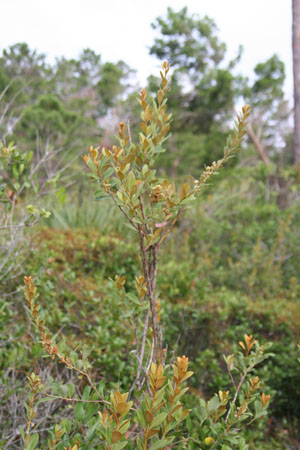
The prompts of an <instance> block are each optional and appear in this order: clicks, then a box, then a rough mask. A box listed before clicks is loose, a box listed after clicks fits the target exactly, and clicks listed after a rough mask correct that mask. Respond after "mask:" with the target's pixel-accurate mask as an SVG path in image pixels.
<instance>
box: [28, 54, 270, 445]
mask: <svg viewBox="0 0 300 450" xmlns="http://www.w3.org/2000/svg"><path fill="white" fill-rule="evenodd" d="M168 72H169V65H168V64H167V63H166V62H165V63H163V65H162V71H161V72H160V76H161V85H160V87H159V90H158V92H157V96H156V98H155V99H153V98H148V96H147V92H146V91H145V90H143V91H142V92H141V94H140V96H139V99H138V100H139V103H140V105H141V109H142V112H141V122H140V130H141V131H140V133H139V142H138V143H134V142H132V139H131V135H130V129H129V126H128V127H127V126H125V124H124V123H121V124H120V128H119V136H118V145H115V146H113V147H112V148H111V149H108V148H102V149H100V148H94V147H91V148H90V150H89V154H88V155H85V156H84V157H83V159H84V163H85V165H86V166H87V168H88V170H89V176H90V178H91V179H92V180H93V181H94V184H95V185H96V198H97V199H98V200H100V199H105V198H110V199H111V201H112V202H113V203H114V204H115V206H116V207H117V208H119V210H120V211H121V213H122V214H123V216H124V223H125V224H126V225H127V226H128V227H130V228H131V230H132V231H133V232H134V233H135V236H136V239H137V241H138V243H139V248H140V271H139V273H136V276H135V278H134V281H133V283H134V288H135V291H133V290H132V289H128V283H127V279H126V278H127V277H126V275H127V274H126V273H119V274H116V275H115V277H114V280H113V285H114V287H113V289H114V290H115V293H117V294H118V297H119V312H118V314H117V315H116V324H115V326H116V327H118V323H120V322H121V321H123V320H125V319H126V322H127V323H128V324H129V326H130V327H131V329H132V336H133V340H132V343H131V350H130V353H129V355H128V357H127V364H128V365H130V366H131V367H132V368H133V373H134V376H133V378H132V380H131V385H130V386H129V387H128V390H127V392H121V390H113V391H112V392H108V389H107V388H106V384H105V379H104V380H102V379H101V380H100V379H97V376H95V373H94V370H93V362H92V361H89V358H88V357H89V353H90V349H88V348H87V347H86V346H81V347H79V348H77V350H76V349H75V350H74V349H71V346H70V345H68V343H67V342H59V339H58V338H57V337H55V336H52V334H51V332H50V331H49V330H48V328H47V326H46V323H47V317H46V316H45V315H44V314H43V311H42V308H40V305H39V300H38V290H37V287H36V286H35V284H34V281H33V279H32V278H31V277H30V276H27V277H25V279H24V280H25V298H26V305H27V308H28V311H29V313H30V315H31V318H32V322H33V323H34V325H35V327H36V330H37V332H38V335H39V338H40V339H41V342H42V346H43V348H44V351H45V353H46V354H47V355H48V356H49V357H50V358H51V359H53V360H57V361H58V362H60V363H61V365H62V366H63V367H65V368H66V369H67V370H68V371H71V372H72V374H74V373H76V374H77V375H78V385H79V387H78V386H75V385H74V384H73V383H68V384H66V385H61V386H58V383H55V380H54V381H53V390H52V391H49V389H48V388H46V387H45V386H44V384H43V380H42V379H41V376H40V374H35V373H32V374H31V375H30V376H28V388H29V395H28V400H27V402H26V410H27V417H28V419H27V425H26V427H25V428H24V429H22V430H21V433H22V438H23V442H24V448H25V449H26V450H33V449H35V448H50V449H59V450H62V449H68V450H77V449H78V450H79V449H107V450H108V449H111V450H120V449H123V448H125V449H140V450H146V449H151V450H158V449H169V448H187V449H199V448H201V449H202V448H203V449H206V448H214V449H219V448H220V449H223V450H226V449H231V448H239V449H241V450H245V449H247V448H248V445H247V443H246V442H245V440H244V438H243V437H242V429H243V427H244V426H246V425H249V424H251V423H252V422H254V421H255V420H256V419H259V418H262V417H263V416H264V415H265V414H266V410H267V407H268V404H269V400H270V395H267V394H265V393H264V392H263V391H262V386H261V381H260V379H259V377H258V376H257V375H256V374H255V373H254V371H255V368H256V366H257V365H261V363H262V362H263V361H264V360H265V359H266V358H267V357H268V356H269V353H268V352H267V350H268V346H267V345H266V346H261V345H260V344H259V343H258V341H257V340H256V339H255V338H254V337H253V336H252V335H250V334H249V335H248V334H244V337H243V338H241V340H240V341H239V350H237V351H236V353H235V354H232V355H226V356H224V362H225V367H226V368H227V372H228V376H229V379H230V380H231V381H230V383H231V384H230V385H229V386H228V388H226V390H219V392H218V394H215V395H214V396H213V397H212V399H211V400H209V401H208V402H206V401H205V400H204V399H203V398H200V399H197V401H196V403H197V406H196V407H195V408H193V409H192V410H191V409H189V408H188V407H186V406H185V394H186V393H187V391H188V390H189V388H188V386H187V382H188V379H189V378H190V377H192V375H193V372H192V371H191V370H189V359H188V357H186V356H184V355H182V356H177V357H176V356H175V355H174V353H173V351H172V349H170V348H167V347H166V345H165V343H164V333H163V325H162V323H163V316H162V304H163V301H164V299H163V298H161V297H160V294H159V291H158V289H157V276H158V270H159V268H158V260H159V255H160V252H161V251H163V244H164V241H165V239H166V238H167V237H168V239H170V234H171V232H172V228H173V227H174V225H175V224H176V222H177V221H178V220H179V219H180V218H181V217H182V216H183V214H184V211H185V210H186V209H187V208H189V207H192V205H193V203H194V202H195V201H196V200H197V197H199V195H201V191H202V189H203V187H204V185H205V184H206V183H207V182H208V180H209V179H210V178H211V177H212V176H213V175H215V174H216V173H217V172H218V170H219V169H221V168H222V166H223V164H224V163H225V162H226V161H227V160H229V159H230V158H232V157H233V156H234V155H235V154H236V152H237V151H238V149H239V146H240V143H241V140H242V137H243V136H244V134H245V129H246V123H247V118H248V116H249V112H250V108H249V107H248V106H245V107H244V108H243V109H242V114H241V115H240V116H238V117H237V122H236V124H235V128H234V130H233V132H232V133H231V135H230V136H229V137H228V139H227V143H226V146H225V149H224V156H223V158H222V159H221V160H219V161H217V162H214V163H213V164H212V165H211V166H208V167H206V168H205V170H204V172H203V173H202V174H201V176H200V177H199V178H197V179H193V178H191V177H187V181H186V182H185V183H183V184H182V185H180V186H178V187H177V186H175V183H174V182H172V181H169V180H168V179H166V178H161V177H160V176H159V175H158V174H157V171H156V169H155V168H156V167H158V158H159V156H160V154H161V153H163V152H164V148H163V145H164V142H165V141H166V139H168V137H169V132H170V121H171V115H170V114H168V113H167V99H166V95H167V92H168V79H167V76H168ZM87 201H88V199H87ZM131 281H132V280H131ZM115 307H116V305H115ZM99 314H101V312H99ZM99 358H101V355H100V356H99ZM112 370H113V368H112ZM51 399H60V400H61V401H64V402H66V403H67V404H68V405H69V406H70V407H72V408H73V410H74V412H73V416H72V420H70V419H69V418H65V419H62V420H61V421H60V423H57V424H56V425H55V427H54V426H53V427H52V429H51V427H50V431H49V434H48V437H46V438H43V439H42V438H41V439H40V436H39V433H38V431H36V430H35V428H36V425H37V423H38V412H39V404H40V403H42V402H45V401H51Z"/></svg>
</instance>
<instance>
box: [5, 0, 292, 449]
mask: <svg viewBox="0 0 300 450" xmlns="http://www.w3.org/2000/svg"><path fill="white" fill-rule="evenodd" d="M153 27H154V28H155V29H156V31H157V38H156V39H155V41H154V42H153V45H152V46H151V49H150V52H151V54H152V55H153V56H154V57H156V58H157V59H159V60H162V59H167V60H168V61H169V62H170V64H171V67H172V70H171V81H170V87H171V91H170V93H169V102H168V105H169V112H172V114H173V122H172V136H171V138H170V139H169V141H168V142H167V143H166V147H167V152H166V153H164V154H163V155H162V156H161V159H160V165H159V167H157V170H158V171H159V173H161V174H167V175H168V176H169V177H171V178H172V179H174V180H178V181H180V180H181V179H182V176H183V174H187V173H189V174H191V175H193V176H194V177H199V174H200V172H201V169H202V168H203V166H204V165H210V164H211V163H212V162H213V161H215V160H218V159H219V158H220V157H221V155H222V153H223V147H224V143H225V141H226V137H227V135H228V130H229V129H230V127H231V126H232V117H233V116H234V110H235V105H239V104H240V103H242V102H244V103H249V104H250V105H251V107H252V114H251V118H250V122H249V124H248V129H247V131H248V137H247V139H246V140H245V142H244V144H243V147H242V150H241V152H240V153H239V155H238V156H237V157H236V158H234V159H232V160H231V161H230V163H229V164H228V165H227V166H226V168H225V169H223V171H222V173H220V174H219V175H218V177H214V178H213V182H212V185H211V186H207V187H206V188H205V190H204V192H203V195H202V197H201V199H200V200H199V201H198V203H197V206H195V207H193V208H192V209H190V210H189V211H188V213H187V214H186V215H185V216H184V217H183V218H181V219H180V220H179V221H178V223H177V226H176V230H175V234H176V236H175V238H174V239H173V240H171V239H168V238H167V239H166V240H165V243H164V247H165V248H164V252H163V254H162V256H161V259H160V260H159V272H158V281H157V283H158V287H159V290H160V297H161V298H163V299H164V301H163V302H162V312H161V316H162V319H161V320H162V321H163V322H164V329H165V341H166V344H167V346H168V351H169V352H170V353H172V352H174V354H175V355H179V354H185V355H187V356H188V357H189V358H190V360H191V363H190V367H191V370H193V371H194V372H195V375H194V376H193V377H192V378H191V381H190V382H189V385H190V387H191V392H192V394H195V395H196V398H197V397H199V398H204V399H208V398H210V397H211V396H212V395H213V393H214V392H216V391H218V390H219V389H221V390H225V388H226V386H227V385H228V382H229V375H228V374H227V372H226V370H225V363H224V360H223V358H222V355H223V354H227V355H228V354H230V353H232V352H233V351H235V350H236V346H237V341H238V340H240V339H241V338H242V336H243V335H244V334H245V333H248V334H253V335H254V336H255V337H256V338H258V339H259V341H260V342H262V343H266V342H268V341H272V342H273V347H272V352H273V354H274V356H273V357H272V358H270V359H268V360H267V361H266V362H265V363H264V365H263V366H259V368H258V372H259V376H260V378H261V379H263V380H264V390H265V391H266V392H267V391H268V392H269V393H271V397H272V401H271V403H270V414H269V417H268V419H263V420H262V421H261V422H260V423H258V424H256V425H253V426H251V427H249V429H248V430H247V431H246V432H245V438H246V441H247V442H248V443H249V445H250V448H253V449H260V448H261V449H268V448H270V449H276V448H278V449H283V448H286V449H298V448H300V447H299V446H300V443H299V442H300V436H299V417H300V409H299V405H300V393H299V383H300V370H299V362H298V359H297V356H299V355H298V354H297V343H298V342H299V329H300V328H299V325H300V311H299V306H298V301H299V296H300V278H299V267H300V247H299V239H300V228H299V223H300V209H299V199H300V189H299V180H300V175H299V169H297V167H296V166H294V165H293V136H292V132H291V127H290V114H291V111H290V108H289V105H288V102H287V100H286V99H285V97H284V91H283V84H284V79H285V73H284V65H283V63H282V62H281V61H280V60H279V58H278V56H276V55H274V56H272V57H271V58H270V59H269V60H267V61H262V62H260V61H258V64H257V65H256V67H254V68H253V77H251V79H252V80H253V81H249V80H248V79H245V78H243V77H242V76H236V75H233V68H234V67H235V65H236V64H237V62H238V60H239V58H241V57H242V54H241V53H242V52H241V53H240V54H238V55H237V56H236V58H235V59H234V60H232V61H229V62H228V61H227V59H226V57H225V56H226V45H225V43H223V42H221V41H220V40H219V38H218V36H217V32H216V25H215V24H214V22H213V20H212V19H210V18H207V17H205V18H199V17H197V16H191V15H190V14H189V13H188V11H187V9H186V8H184V9H183V10H181V11H179V12H176V11H173V10H172V9H170V8H169V9H168V11H167V12H166V15H165V16H164V17H161V18H158V19H157V20H156V22H155V23H154V24H153ZM226 61H227V62H226ZM157 86H158V80H157V78H156V77H155V76H150V77H149V79H148V86H147V90H148V91H149V92H150V93H151V92H154V91H156V89H157ZM138 91H139V86H138V85H137V82H136V80H135V77H134V71H133V70H132V69H131V68H130V67H128V66H127V64H126V63H125V62H123V61H120V62H118V63H117V64H115V63H111V62H103V61H102V60H101V56H100V55H98V54H96V53H95V52H94V51H93V50H91V49H85V50H83V51H82V53H81V55H79V57H78V59H76V60H67V59H65V58H61V59H58V60H57V61H56V62H55V64H52V65H50V64H49V63H48V62H47V59H46V56H45V55H40V54H37V52H36V51H34V50H32V49H30V48H29V47H28V46H27V45H26V44H25V43H18V44H16V45H14V46H12V47H10V48H8V49H6V50H4V51H3V54H2V56H1V58H0V138H1V142H2V143H3V145H2V147H0V156H1V162H0V164H1V165H0V169H1V172H0V214H1V219H0V221H1V222H0V228H1V229H0V232H1V235H0V236H1V237H0V255H1V259H0V282H1V293H0V336H1V348H0V377H1V388H0V436H1V440H0V447H1V448H4V449H14V448H20V446H21V445H22V444H21V433H20V429H21V428H24V427H25V424H26V417H25V408H24V400H25V399H26V398H27V391H26V388H25V380H26V377H27V376H28V374H30V373H31V372H32V370H33V369H34V371H35V372H36V373H39V374H40V377H41V378H42V379H43V383H44V384H45V385H46V386H49V385H50V384H51V382H52V380H53V379H54V380H56V383H57V385H58V384H59V383H62V384H63V385H64V386H65V389H68V387H67V385H68V384H69V385H70V384H72V383H74V384H75V385H76V390H77V391H76V394H78V396H79V395H80V394H81V393H82V392H83V390H84V382H83V381H82V382H81V384H80V383H79V384H78V381H77V375H76V374H75V373H73V372H72V371H68V370H66V369H64V367H63V366H61V365H59V364H57V363H56V362H55V361H52V360H50V364H49V361H48V360H47V361H45V362H44V360H43V358H42V355H43V350H42V346H41V344H40V343H34V344H32V341H34V342H35V339H34V329H33V327H32V325H31V322H30V319H29V316H28V311H27V310H26V309H25V307H24V301H23V295H24V294H23V291H22V288H21V286H22V278H23V276H24V275H28V274H31V275H32V277H33V278H34V280H35V283H36V285H37V287H38V290H39V292H40V303H41V305H42V308H43V311H44V314H45V317H47V325H48V326H49V328H50V329H51V330H52V331H53V333H56V335H57V336H58V337H59V338H60V340H61V339H63V338H64V339H65V340H66V341H67V342H68V343H69V345H71V347H72V348H73V349H74V350H76V349H77V348H78V347H79V345H80V346H82V344H86V346H87V347H88V348H89V349H90V350H91V354H90V356H89V357H90V360H92V361H93V370H94V372H95V373H94V376H95V377H96V379H97V380H99V381H100V380H104V379H105V380H106V383H107V386H108V387H109V388H111V389H120V390H121V391H126V390H128V388H129V387H130V385H131V383H132V379H133V378H134V372H133V367H132V366H131V365H130V364H128V361H129V360H130V358H131V353H130V352H131V350H132V343H133V342H134V339H135V336H134V333H133V330H132V329H131V328H130V327H128V321H127V319H126V317H120V305H119V299H118V297H117V296H116V294H115V292H114V290H113V287H112V282H111V281H110V280H111V279H112V278H114V276H115V274H119V275H125V274H126V278H127V282H128V286H129V288H133V286H134V277H135V275H136V274H137V272H138V266H139V248H138V246H136V245H135V243H134V239H133V234H132V233H133V232H132V230H130V229H128V228H127V227H125V226H124V223H123V221H122V220H121V217H120V213H119V212H118V211H115V210H113V209H112V204H111V203H110V200H107V199H105V200H101V201H100V199H99V198H98V199H97V195H96V199H95V198H94V194H93V187H92V186H91V183H90V181H89V180H88V178H87V174H86V170H85V169H84V168H83V162H82V159H81V156H82V155H83V154H84V153H85V151H86V148H87V147H89V146H90V145H95V146H96V145H98V144H99V145H100V146H101V147H102V146H111V145H112V144H113V136H114V134H115V133H116V132H117V129H118V125H119V122H120V120H121V119H122V120H123V119H124V117H125V119H126V120H125V123H128V125H129V129H130V134H131V136H132V139H134V138H136V137H137V136H138V133H139V123H140V120H139V113H138V112H137V104H136V97H137V93H138ZM11 142H14V143H15V144H10V143H11ZM33 205H34V206H33ZM48 212H51V216H50V217H48V216H49V213H48ZM57 389H58V388H57ZM58 394H59V395H61V392H59V389H58ZM195 395H191V394H190V395H188V398H187V400H186V401H187V405H188V407H189V408H193V407H194V402H195V400H194V398H195ZM88 413H89V412H88V411H87V412H86V414H88ZM93 413H94V411H93V410H91V414H93ZM73 414H74V412H73V410H72V409H71V408H70V407H69V404H68V403H67V402H63V401H62V400H60V399H53V401H52V402H47V403H42V404H41V405H40V406H39V408H38V417H37V419H36V422H37V426H36V429H37V430H39V432H40V435H41V436H44V437H45V438H46V436H48V435H49V432H51V431H53V430H54V428H53V427H54V425H55V424H58V423H60V424H63V426H65V427H66V429H67V428H68V420H70V419H72V417H73ZM75 414H76V412H75ZM78 414H80V413H79V412H77V415H78ZM190 420H191V425H190V426H191V427H192V420H193V418H192V419H190ZM78 432H79V433H81V432H83V431H80V430H79V431H78ZM203 448H206V447H203ZM233 448H239V447H233Z"/></svg>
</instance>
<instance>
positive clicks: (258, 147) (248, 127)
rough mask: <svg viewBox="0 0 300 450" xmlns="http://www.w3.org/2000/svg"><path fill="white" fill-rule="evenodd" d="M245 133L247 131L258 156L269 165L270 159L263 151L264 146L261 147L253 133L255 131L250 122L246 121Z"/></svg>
mask: <svg viewBox="0 0 300 450" xmlns="http://www.w3.org/2000/svg"><path fill="white" fill-rule="evenodd" d="M247 133H248V135H249V137H250V139H251V140H252V142H253V144H254V146H255V147H256V150H257V151H258V153H259V156H260V157H261V159H262V160H263V162H264V163H265V164H266V165H269V164H270V159H269V157H268V155H267V154H266V152H265V150H264V148H263V146H262V144H261V142H260V140H259V138H258V137H257V136H256V134H255V132H254V130H253V127H252V124H251V123H250V122H248V124H247Z"/></svg>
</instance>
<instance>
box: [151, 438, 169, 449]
mask: <svg viewBox="0 0 300 450" xmlns="http://www.w3.org/2000/svg"><path fill="white" fill-rule="evenodd" d="M169 443H170V439H161V440H160V441H157V442H155V444H153V445H151V447H150V450H158V449H160V448H164V447H166V446H167V445H168V444H169Z"/></svg>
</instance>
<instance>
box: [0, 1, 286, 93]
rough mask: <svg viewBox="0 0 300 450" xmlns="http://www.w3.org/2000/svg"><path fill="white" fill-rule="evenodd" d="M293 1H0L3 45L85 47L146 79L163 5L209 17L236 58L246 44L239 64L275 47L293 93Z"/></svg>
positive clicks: (58, 50)
mask: <svg viewBox="0 0 300 450" xmlns="http://www.w3.org/2000/svg"><path fill="white" fill-rule="evenodd" d="M291 3H292V1H291V0H148V1H144V0H0V12H1V25H0V50H2V49H3V48H5V47H7V46H8V45H12V44H15V43H16V42H27V43H28V44H29V46H30V47H31V48H33V49H37V50H38V51H39V52H43V53H46V54H47V55H48V57H49V59H50V60H53V59H54V57H55V56H62V55H64V56H66V57H67V58H71V57H76V56H78V54H79V53H80V51H81V50H82V49H83V48H86V47H89V48H91V49H93V50H94V51H96V52H97V53H100V54H101V55H102V61H103V62H105V61H113V62H115V61H117V60H119V59H123V60H124V61H125V62H126V63H127V64H129V66H131V67H132V68H135V69H137V71H138V79H139V80H140V82H141V83H142V84H143V83H144V82H145V80H146V78H147V76H148V75H149V74H150V73H154V74H156V73H157V67H158V62H157V61H156V59H155V58H154V57H151V56H150V55H149V51H148V49H147V47H149V46H151V45H152V43H153V40H154V36H155V35H156V33H155V31H154V30H152V28H151V26H150V24H151V23H152V22H153V21H154V19H155V18H156V17H157V16H161V15H165V14H166V10H167V7H168V6H171V7H172V8H173V9H175V10H178V9H180V8H182V7H184V6H187V7H188V10H189V12H190V13H198V14H199V15H200V16H204V15H208V16H210V17H212V18H213V19H214V20H215V22H216V24H217V26H218V28H219V37H220V38H221V39H222V40H223V41H224V42H225V43H226V44H227V48H228V55H229V56H230V57H233V56H234V55H235V54H236V52H237V49H238V46H239V44H242V45H243V46H244V54H243V57H242V61H241V63H240V65H239V67H238V69H239V71H240V72H241V73H243V74H244V75H247V76H249V77H251V75H252V70H253V67H254V66H255V65H256V64H257V63H258V62H262V61H265V60H266V59H267V58H269V57H270V56H272V55H273V54H274V53H275V52H276V53H277V54H278V55H279V57H280V58H281V59H282V60H283V61H284V63H285V66H286V74H287V82H286V92H287V95H288V97H289V98H291V96H292V59H291V58H292V52H291Z"/></svg>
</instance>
